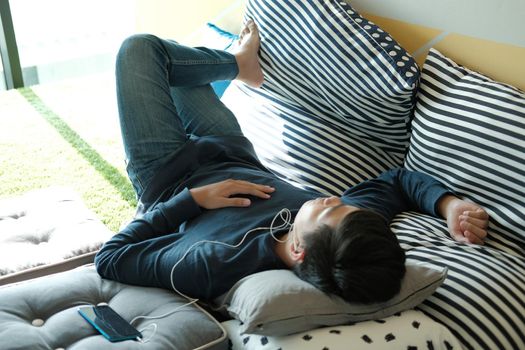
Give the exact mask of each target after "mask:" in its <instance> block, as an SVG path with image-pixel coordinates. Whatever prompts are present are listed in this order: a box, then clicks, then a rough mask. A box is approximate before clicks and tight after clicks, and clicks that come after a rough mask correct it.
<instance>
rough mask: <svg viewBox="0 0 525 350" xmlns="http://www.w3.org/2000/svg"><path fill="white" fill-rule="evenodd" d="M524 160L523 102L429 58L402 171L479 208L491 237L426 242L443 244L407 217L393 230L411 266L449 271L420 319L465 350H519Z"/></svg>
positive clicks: (524, 324) (523, 326)
mask: <svg viewBox="0 0 525 350" xmlns="http://www.w3.org/2000/svg"><path fill="white" fill-rule="evenodd" d="M524 158H525V94H524V93H523V92H522V91H519V90H517V89H515V88H513V87H511V86H508V85H505V84H501V83H498V82H495V81H493V80H491V79H489V78H487V77H486V76H483V75H481V74H479V73H476V72H473V71H471V70H469V69H467V68H465V67H461V66H458V65H457V64H456V63H454V62H453V61H451V60H450V59H448V58H446V57H445V56H443V55H442V54H440V53H439V52H438V51H436V50H431V51H430V53H429V55H428V58H427V61H426V62H425V65H424V67H423V73H422V77H421V86H420V91H419V92H418V99H417V103H416V110H415V116H414V121H413V124H412V138H411V140H410V148H409V152H408V155H407V158H406V162H405V165H406V167H407V168H409V169H412V170H418V171H422V172H425V173H428V174H431V175H433V176H434V177H436V178H437V179H439V180H440V181H442V182H444V183H445V184H447V185H448V186H449V187H450V188H452V189H453V190H455V191H456V192H457V193H458V194H459V195H461V196H463V197H465V198H468V199H470V200H473V201H474V202H477V203H479V204H481V205H482V206H483V207H485V208H486V209H487V211H488V212H489V214H490V217H491V220H490V226H489V236H488V239H487V241H486V244H485V246H484V247H472V246H465V245H460V244H454V243H452V242H450V241H449V242H450V243H446V240H444V239H441V238H440V239H434V238H435V237H434V238H433V239H431V240H430V239H427V238H426V237H425V235H429V232H433V234H432V235H439V236H440V237H445V235H446V232H445V231H444V229H443V228H439V227H438V228H435V227H436V225H435V223H434V222H433V221H432V220H430V219H419V218H418V219H417V221H418V222H419V223H424V225H425V229H420V230H417V229H414V227H416V228H417V225H415V224H417V223H414V220H416V219H415V218H414V217H412V218H410V220H408V221H406V220H401V221H399V222H398V223H396V225H395V227H396V228H398V230H397V233H398V235H399V237H400V240H401V242H403V243H405V244H407V245H408V246H410V248H414V249H413V250H410V252H409V254H408V256H409V257H410V258H413V259H416V260H421V261H426V262H429V263H431V264H438V265H446V266H448V267H449V269H450V273H449V276H450V278H448V279H447V280H446V281H445V283H444V285H443V289H439V290H438V291H437V293H436V295H435V297H433V298H432V299H430V300H429V301H428V302H426V303H425V305H424V306H422V309H423V310H424V311H425V312H427V313H429V314H430V315H432V316H433V317H434V318H436V319H438V320H440V321H441V322H443V323H444V324H446V325H449V326H450V329H451V330H452V331H453V332H455V333H456V335H457V336H458V337H461V338H462V340H463V342H464V344H466V346H467V347H468V348H472V349H485V348H486V349H524V348H525V316H524V315H525V302H524V300H525V200H524V198H525V162H524ZM420 226H421V225H420ZM438 226H439V225H438ZM422 237H423V238H422Z"/></svg>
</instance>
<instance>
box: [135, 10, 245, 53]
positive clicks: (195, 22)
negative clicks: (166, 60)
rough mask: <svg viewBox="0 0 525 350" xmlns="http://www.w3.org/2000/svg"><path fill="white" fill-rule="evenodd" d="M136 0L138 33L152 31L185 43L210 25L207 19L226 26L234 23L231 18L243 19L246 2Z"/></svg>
mask: <svg viewBox="0 0 525 350" xmlns="http://www.w3.org/2000/svg"><path fill="white" fill-rule="evenodd" d="M136 1H137V30H138V32H143V33H152V34H155V35H158V36H160V37H163V38H172V39H176V40H178V41H180V42H183V43H187V42H188V41H191V38H192V36H193V35H194V34H195V32H196V31H198V30H199V29H200V28H202V26H204V25H206V22H210V21H212V22H214V21H215V20H216V19H219V20H221V21H222V22H223V23H222V24H224V25H225V27H230V26H232V25H233V24H232V21H228V19H231V18H235V19H237V18H240V16H241V13H242V10H243V7H244V2H243V1H239V0H190V1H188V0H136ZM223 14H225V15H226V16H223ZM227 29H230V30H234V29H236V28H227ZM237 30H238V28H237Z"/></svg>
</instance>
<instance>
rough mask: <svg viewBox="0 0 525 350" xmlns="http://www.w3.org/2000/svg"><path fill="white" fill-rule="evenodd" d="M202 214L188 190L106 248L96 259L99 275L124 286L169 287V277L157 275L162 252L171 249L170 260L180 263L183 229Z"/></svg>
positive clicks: (131, 224) (111, 240) (138, 220)
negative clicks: (187, 222) (178, 248)
mask: <svg viewBox="0 0 525 350" xmlns="http://www.w3.org/2000/svg"><path fill="white" fill-rule="evenodd" d="M200 213H201V210H200V208H199V206H198V205H197V204H196V203H195V201H194V200H193V197H192V196H191V194H190V192H189V190H188V189H185V190H183V191H181V192H180V193H179V194H177V195H176V196H174V197H173V198H171V199H170V200H168V201H167V202H164V203H161V204H159V205H157V206H156V207H155V208H154V209H153V210H151V211H148V212H147V213H145V214H144V215H143V216H142V217H140V218H137V219H135V220H133V221H132V222H131V223H129V224H128V225H127V226H126V227H125V228H124V229H123V230H122V231H120V232H119V233H118V234H116V235H115V236H113V237H112V238H111V239H110V240H109V241H108V242H106V243H105V244H104V245H103V246H102V248H101V249H100V251H99V252H98V253H97V255H96V256H95V265H96V268H97V271H98V273H99V274H100V275H101V276H102V277H105V278H109V279H113V280H116V281H120V282H123V283H131V284H139V285H149V286H166V285H167V281H166V278H165V277H166V276H161V275H160V274H159V273H158V272H157V271H156V269H157V268H158V262H159V258H160V255H161V254H162V248H166V247H167V246H170V247H171V249H172V250H174V251H173V254H171V256H169V257H168V260H176V259H177V257H178V256H179V254H177V252H176V250H177V249H176V247H177V243H178V242H177V241H178V239H179V238H180V237H181V236H182V233H177V231H178V228H179V226H180V225H181V224H182V223H183V222H185V221H187V220H189V219H191V218H193V217H195V216H197V215H199V214H200ZM174 248H175V249H174ZM163 258H164V257H163Z"/></svg>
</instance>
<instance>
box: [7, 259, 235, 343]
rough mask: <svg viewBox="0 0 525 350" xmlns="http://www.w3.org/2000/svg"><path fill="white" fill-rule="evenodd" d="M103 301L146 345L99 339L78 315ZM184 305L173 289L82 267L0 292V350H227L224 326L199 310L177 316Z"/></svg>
mask: <svg viewBox="0 0 525 350" xmlns="http://www.w3.org/2000/svg"><path fill="white" fill-rule="evenodd" d="M99 303H107V304H109V306H110V307H112V308H113V309H114V310H115V311H116V312H117V313H118V314H120V315H121V316H122V317H123V318H124V319H125V320H127V321H128V322H130V323H132V325H133V326H135V328H137V329H138V330H139V331H141V332H142V335H143V337H144V341H145V343H139V342H137V341H132V340H128V341H124V342H118V343H110V342H109V341H108V340H106V338H104V337H103V336H102V335H100V334H99V333H98V332H97V331H96V330H95V329H94V328H93V327H92V326H91V325H90V324H89V323H87V322H86V321H85V320H84V319H83V318H82V316H80V314H79V313H78V311H77V307H79V306H83V305H97V304H99ZM185 303H186V300H185V299H183V298H181V297H179V296H177V295H175V294H174V293H173V292H170V291H169V290H165V289H159V288H146V287H138V286H130V285H126V284H122V283H118V282H115V281H110V280H104V279H102V278H100V276H99V275H98V274H97V272H96V271H95V269H94V268H93V267H81V268H78V269H75V270H72V271H68V272H63V273H60V274H56V275H52V276H46V277H42V278H40V279H37V280H33V281H30V282H26V283H21V284H18V285H10V286H5V287H2V288H0V349H32V350H37V349H66V348H67V349H70V350H80V349H81V350H100V349H126V350H127V349H152V350H156V349H195V348H198V347H201V346H202V348H203V349H204V348H205V349H210V350H219V349H226V348H227V346H228V344H227V340H226V334H225V332H224V330H223V328H222V327H220V326H219V325H218V324H217V323H216V322H215V321H213V320H212V319H210V318H209V317H208V316H206V315H205V314H203V313H202V312H201V311H200V310H198V309H197V308H196V307H195V306H185V307H182V308H180V309H179V311H177V312H173V311H175V310H176V309H177V308H178V307H181V306H182V305H184V304H185ZM170 312H171V314H169V315H167V316H165V317H162V318H155V317H156V316H161V315H166V314H168V313H170ZM138 316H146V317H145V318H144V317H138ZM148 317H152V319H148Z"/></svg>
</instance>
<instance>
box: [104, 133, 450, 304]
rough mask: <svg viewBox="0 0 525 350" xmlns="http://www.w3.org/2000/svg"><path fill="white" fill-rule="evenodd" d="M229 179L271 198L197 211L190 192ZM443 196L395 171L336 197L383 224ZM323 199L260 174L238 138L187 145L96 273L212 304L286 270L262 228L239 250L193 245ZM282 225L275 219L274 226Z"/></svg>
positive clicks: (439, 189) (416, 176)
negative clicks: (244, 283) (268, 273)
mask: <svg viewBox="0 0 525 350" xmlns="http://www.w3.org/2000/svg"><path fill="white" fill-rule="evenodd" d="M230 178H233V179H238V180H246V181H250V182H254V183H259V184H265V185H269V186H272V187H274V188H275V192H273V193H272V195H271V199H259V198H256V197H252V196H248V197H249V198H250V199H251V203H252V204H251V205H250V206H249V207H227V208H221V209H215V210H205V209H202V208H200V207H199V206H198V205H197V204H196V203H195V201H194V200H193V198H192V196H191V194H190V192H189V189H190V188H194V187H198V186H203V185H206V184H210V183H215V182H219V181H222V180H226V179H230ZM447 192H448V190H447V189H446V188H445V187H444V186H443V185H441V184H440V183H439V182H438V181H436V180H434V179H433V178H431V177H429V176H427V175H424V174H421V173H417V172H410V171H407V170H404V169H394V170H390V171H387V172H385V173H383V174H381V175H380V176H379V177H378V178H376V179H373V180H369V181H365V182H363V183H361V184H358V185H356V186H353V187H351V188H350V189H348V190H347V191H345V192H344V193H343V195H342V197H341V198H342V201H343V202H344V203H345V204H349V205H352V206H355V207H358V208H363V209H365V208H366V209H371V210H374V211H376V212H378V213H379V214H381V215H382V216H384V217H385V219H386V220H388V221H390V220H391V219H392V218H393V217H394V215H396V214H397V213H400V212H402V211H407V210H417V211H421V212H424V213H428V214H431V215H435V216H437V215H438V213H437V212H436V205H437V202H438V200H439V199H440V198H441V197H442V196H443V195H444V194H446V193H447ZM322 196H323V195H322V194H320V193H318V192H315V191H308V190H304V189H300V188H297V187H294V186H292V185H290V184H289V183H287V182H286V181H283V180H281V179H279V178H278V177H277V176H275V175H274V174H273V173H271V172H270V171H268V170H266V169H265V168H264V167H263V166H262V165H261V164H260V163H259V161H258V160H257V157H256V156H255V152H254V150H253V148H252V145H251V143H250V142H249V141H248V140H247V139H246V138H244V137H238V136H236V137H202V138H199V139H196V140H190V141H188V142H187V144H186V145H185V146H183V147H182V149H181V150H179V152H177V154H175V155H174V156H173V158H172V159H171V160H170V162H168V164H166V166H165V167H164V168H163V169H162V170H160V171H159V173H158V174H157V175H156V176H155V177H154V179H153V180H152V183H151V184H150V186H149V187H148V188H146V190H145V192H144V195H143V196H142V198H141V203H142V205H143V206H142V207H141V208H142V212H143V213H141V215H140V216H139V217H137V218H136V219H135V220H133V221H132V222H131V223H130V224H129V225H128V226H127V227H126V228H124V229H123V230H122V231H120V232H119V233H118V234H116V235H115V236H113V238H112V239H111V240H110V241H108V242H107V243H106V244H104V246H103V247H102V249H101V250H100V251H99V253H98V254H97V256H96V258H95V264H96V267H97V271H98V272H99V273H100V274H101V275H102V276H103V277H106V278H109V279H114V280H117V281H120V282H124V283H129V284H137V285H144V286H156V287H163V288H168V289H171V288H172V284H171V280H172V279H173V285H174V286H175V288H177V290H178V291H180V292H182V293H184V294H186V295H188V296H191V297H195V298H200V299H211V298H215V297H217V296H219V295H221V294H222V293H224V292H226V291H228V290H229V289H230V288H231V287H232V286H233V284H235V283H236V282H237V281H238V280H239V279H241V278H243V277H245V276H247V275H249V274H252V273H255V272H260V271H264V270H270V269H284V268H287V267H286V265H285V264H284V263H283V261H282V260H281V259H280V258H279V257H278V256H277V255H276V253H275V250H274V245H275V240H274V239H273V238H272V237H271V235H270V232H269V230H268V229H263V230H257V231H253V232H251V233H250V234H249V235H248V236H247V237H246V240H245V241H244V243H243V244H242V245H241V246H240V247H239V248H230V247H226V246H224V245H219V244H213V243H209V242H206V243H200V244H197V245H194V244H195V243H196V242H199V241H203V240H206V241H220V242H224V243H227V244H230V245H236V244H237V243H239V242H240V241H241V239H242V238H243V237H244V235H245V234H246V232H248V231H250V230H252V229H254V228H257V227H269V226H270V224H271V222H272V219H274V217H275V215H276V214H277V213H278V212H279V211H280V210H281V209H283V208H287V209H289V210H290V212H291V213H292V217H293V218H294V217H295V215H296V214H297V212H298V211H299V208H300V207H301V205H302V204H303V203H305V202H306V201H308V200H310V199H314V198H317V197H322ZM281 223H282V221H280V220H277V222H276V223H275V225H278V224H281ZM282 233H284V232H282ZM192 245H194V246H193V247H192V248H191V249H190V250H189V251H188V249H189V248H190V247H191V246H192ZM186 253H187V255H186V256H185V257H184V259H183V260H182V261H181V262H180V263H179V264H178V265H177V266H176V268H175V269H173V266H174V265H175V264H176V263H177V262H178V261H179V260H180V259H181V258H182V257H183V256H184V255H185V254H186ZM172 270H173V271H172Z"/></svg>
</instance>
